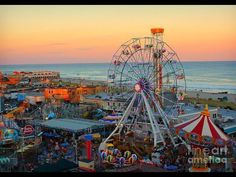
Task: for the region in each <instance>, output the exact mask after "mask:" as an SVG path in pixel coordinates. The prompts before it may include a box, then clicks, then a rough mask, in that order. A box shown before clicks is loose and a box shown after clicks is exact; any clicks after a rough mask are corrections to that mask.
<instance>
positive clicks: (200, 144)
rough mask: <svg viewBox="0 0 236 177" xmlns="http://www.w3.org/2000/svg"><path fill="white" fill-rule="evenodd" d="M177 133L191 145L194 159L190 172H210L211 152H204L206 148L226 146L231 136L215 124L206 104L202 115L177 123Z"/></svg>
mask: <svg viewBox="0 0 236 177" xmlns="http://www.w3.org/2000/svg"><path fill="white" fill-rule="evenodd" d="M175 129H176V133H177V134H178V135H179V136H180V137H182V138H183V139H185V140H186V142H188V143H189V144H190V145H191V152H192V154H193V159H202V160H198V161H197V162H195V161H193V163H192V167H191V168H190V169H189V171H190V172H210V171H211V169H210V168H209V167H208V166H207V163H208V162H209V161H208V159H209V156H208V155H209V154H206V153H205V152H204V148H208V149H209V150H212V149H213V148H214V147H217V148H221V147H226V146H227V142H228V141H229V138H228V137H227V136H226V135H225V134H224V133H223V132H222V131H221V130H220V129H219V128H218V127H217V126H216V125H215V124H214V122H213V121H212V119H211V117H210V112H209V111H208V106H207V105H206V107H205V109H204V111H202V112H201V114H200V115H197V116H196V117H195V118H193V119H190V120H188V121H185V122H182V123H180V124H177V125H175Z"/></svg>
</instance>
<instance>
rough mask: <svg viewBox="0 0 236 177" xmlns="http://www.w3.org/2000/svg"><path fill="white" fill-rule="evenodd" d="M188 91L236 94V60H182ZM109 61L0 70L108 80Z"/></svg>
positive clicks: (9, 67) (8, 67)
mask: <svg viewBox="0 0 236 177" xmlns="http://www.w3.org/2000/svg"><path fill="white" fill-rule="evenodd" d="M182 64H183V67H184V71H185V76H186V85H187V90H202V91H207V92H228V93H236V61H224V62H223V61H222V62H182ZM109 65H110V63H94V64H82V63H80V64H37V65H34V64H33V65H31V64H30V65H0V71H2V72H3V73H6V74H8V73H11V72H13V71H35V70H52V71H59V72H60V73H61V77H62V78H69V77H72V78H73V77H77V78H78V77H79V78H84V79H91V80H103V81H105V80H106V79H107V71H108V69H109Z"/></svg>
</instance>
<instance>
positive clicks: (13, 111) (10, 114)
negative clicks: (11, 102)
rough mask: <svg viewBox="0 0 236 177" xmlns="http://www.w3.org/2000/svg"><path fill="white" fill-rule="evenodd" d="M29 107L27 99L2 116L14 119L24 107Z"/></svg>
mask: <svg viewBox="0 0 236 177" xmlns="http://www.w3.org/2000/svg"><path fill="white" fill-rule="evenodd" d="M28 107H29V103H28V101H27V100H25V101H23V102H22V103H21V104H20V106H19V107H17V108H15V109H13V110H12V111H10V112H8V113H6V114H4V116H5V117H6V118H8V119H15V118H16V116H15V115H17V114H20V113H23V112H24V111H25V109H26V108H28Z"/></svg>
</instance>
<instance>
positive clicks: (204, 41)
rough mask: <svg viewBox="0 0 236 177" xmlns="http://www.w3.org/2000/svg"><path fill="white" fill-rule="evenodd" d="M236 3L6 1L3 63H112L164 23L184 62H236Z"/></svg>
mask: <svg viewBox="0 0 236 177" xmlns="http://www.w3.org/2000/svg"><path fill="white" fill-rule="evenodd" d="M235 19H236V6H233V5H231V6H226V5H222V6H220V5H214V6H213V5H196V6H190V5H183V6H182V5H116V6H115V5H73V6H72V5H37V6H36V5H8V6H6V5H1V6H0V26H1V28H0V64H42V63H93V62H94V63H100V62H107V63H109V62H110V60H111V58H112V55H113V54H114V53H115V52H116V50H117V49H118V48H119V46H120V45H121V44H123V43H124V42H126V41H128V40H129V39H130V38H133V37H144V36H150V35H151V33H150V28H153V27H163V28H165V32H164V41H166V42H167V43H168V44H169V45H170V46H171V47H172V48H173V49H174V50H175V51H176V52H177V54H178V56H179V58H180V60H181V61H203V60H204V61H209V60H210V61H219V60H223V61H224V60H231V61H232V60H234V61H236V20H235Z"/></svg>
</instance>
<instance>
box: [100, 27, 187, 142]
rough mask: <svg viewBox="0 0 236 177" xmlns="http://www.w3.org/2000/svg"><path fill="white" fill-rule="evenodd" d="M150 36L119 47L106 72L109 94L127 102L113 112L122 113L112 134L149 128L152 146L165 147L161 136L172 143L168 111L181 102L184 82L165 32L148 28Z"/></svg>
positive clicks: (182, 71) (181, 71)
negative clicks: (164, 38)
mask: <svg viewBox="0 0 236 177" xmlns="http://www.w3.org/2000/svg"><path fill="white" fill-rule="evenodd" d="M151 32H152V34H153V36H150V37H142V38H133V39H131V40H129V41H127V42H125V43H124V44H122V45H121V46H120V48H119V49H118V50H117V52H116V53H115V54H114V56H113V58H112V62H111V64H110V68H109V70H108V84H109V85H108V92H109V93H110V94H111V96H113V97H116V98H119V99H123V100H126V101H125V103H124V105H123V106H121V107H120V108H119V109H118V110H116V111H121V112H123V116H122V118H121V120H120V121H119V123H118V125H117V127H116V128H115V130H114V131H113V132H112V133H111V135H110V136H109V137H108V138H107V139H106V140H105V142H106V141H108V140H109V139H110V138H111V137H112V135H114V134H115V133H118V134H120V133H121V131H123V130H124V131H130V130H135V129H136V128H137V127H136V126H137V125H138V124H142V123H147V124H149V125H150V127H149V129H151V130H152V136H153V139H154V146H156V144H157V143H159V142H162V143H164V144H165V137H164V134H167V135H168V136H169V138H170V139H171V141H172V143H173V144H175V142H174V137H173V135H171V132H170V130H169V119H168V116H167V112H168V110H171V109H172V108H173V107H174V106H176V105H177V103H178V102H179V101H181V100H183V99H184V96H185V92H186V81H185V73H184V69H183V66H182V64H181V62H180V60H179V58H178V56H177V54H176V52H175V51H174V50H173V49H172V48H171V47H170V46H169V45H168V44H166V43H165V42H164V41H163V39H162V37H163V32H164V29H162V28H154V29H151Z"/></svg>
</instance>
